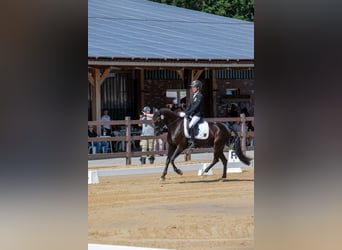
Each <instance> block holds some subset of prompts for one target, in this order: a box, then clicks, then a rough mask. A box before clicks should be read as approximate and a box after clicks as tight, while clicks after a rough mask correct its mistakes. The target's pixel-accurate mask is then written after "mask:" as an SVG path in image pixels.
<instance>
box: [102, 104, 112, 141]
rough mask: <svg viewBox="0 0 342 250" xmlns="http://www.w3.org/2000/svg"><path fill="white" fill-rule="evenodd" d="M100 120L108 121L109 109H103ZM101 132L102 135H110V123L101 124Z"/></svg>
mask: <svg viewBox="0 0 342 250" xmlns="http://www.w3.org/2000/svg"><path fill="white" fill-rule="evenodd" d="M101 121H110V116H109V111H108V109H104V110H103V116H102V117H101ZM102 133H103V135H109V136H110V135H111V133H112V129H111V126H110V125H103V126H102Z"/></svg>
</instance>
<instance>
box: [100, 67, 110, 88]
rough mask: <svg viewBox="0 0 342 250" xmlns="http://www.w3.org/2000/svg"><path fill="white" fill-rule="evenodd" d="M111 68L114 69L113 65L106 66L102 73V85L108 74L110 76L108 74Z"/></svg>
mask: <svg viewBox="0 0 342 250" xmlns="http://www.w3.org/2000/svg"><path fill="white" fill-rule="evenodd" d="M111 70H112V68H111V67H109V68H106V69H105V70H104V72H103V73H102V74H101V75H100V79H99V82H100V85H102V83H103V81H104V80H105V79H106V78H107V76H108V74H109V73H110V71H111Z"/></svg>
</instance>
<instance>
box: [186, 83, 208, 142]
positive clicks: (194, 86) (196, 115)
mask: <svg viewBox="0 0 342 250" xmlns="http://www.w3.org/2000/svg"><path fill="white" fill-rule="evenodd" d="M190 86H191V90H192V93H193V94H192V97H191V99H190V103H189V105H188V106H187V108H186V110H185V116H186V117H187V118H190V119H191V120H190V123H189V132H190V136H191V138H190V140H189V148H193V147H195V146H196V145H195V131H194V127H195V125H196V124H197V122H198V121H199V120H200V119H201V118H202V116H203V112H202V110H203V107H204V98H203V94H202V92H201V88H202V82H201V81H199V80H195V81H193V82H192V83H191V85H190Z"/></svg>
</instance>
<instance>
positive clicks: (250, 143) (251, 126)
mask: <svg viewBox="0 0 342 250" xmlns="http://www.w3.org/2000/svg"><path fill="white" fill-rule="evenodd" d="M248 132H254V120H252V121H251V122H250V123H249V126H248ZM247 145H248V146H254V136H248V137H247Z"/></svg>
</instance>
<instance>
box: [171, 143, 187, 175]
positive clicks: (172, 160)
mask: <svg viewBox="0 0 342 250" xmlns="http://www.w3.org/2000/svg"><path fill="white" fill-rule="evenodd" d="M184 148H185V146H180V145H178V146H177V148H176V150H175V152H174V153H173V155H172V157H171V159H170V161H171V164H172V167H173V170H174V171H175V172H176V173H177V174H179V175H183V171H182V170H180V169H179V168H177V167H176V165H175V159H176V158H177V157H178V155H180V153H182V151H183V150H184Z"/></svg>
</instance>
